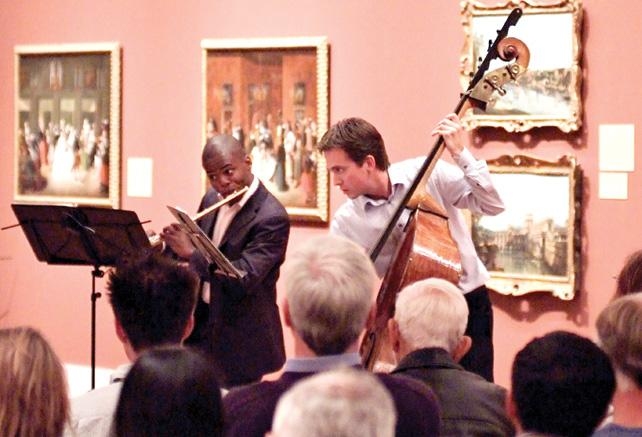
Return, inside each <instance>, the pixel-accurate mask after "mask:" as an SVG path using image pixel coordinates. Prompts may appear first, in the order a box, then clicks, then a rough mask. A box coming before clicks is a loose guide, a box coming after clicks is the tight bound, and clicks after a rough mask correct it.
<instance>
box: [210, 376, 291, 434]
mask: <svg viewBox="0 0 642 437" xmlns="http://www.w3.org/2000/svg"><path fill="white" fill-rule="evenodd" d="M287 388H288V386H287V385H285V384H284V383H283V382H282V381H280V380H277V381H261V382H257V383H255V384H251V385H247V386H243V387H238V388H233V389H231V390H230V391H229V392H228V393H227V394H226V395H225V396H224V397H223V411H224V414H225V435H226V436H228V437H236V436H239V437H240V436H253V435H261V436H262V435H265V433H266V432H268V431H269V430H270V426H271V424H272V416H273V415H274V410H275V409H276V404H277V402H278V401H279V398H280V397H281V395H282V394H283V393H284V392H285V391H286V390H287Z"/></svg>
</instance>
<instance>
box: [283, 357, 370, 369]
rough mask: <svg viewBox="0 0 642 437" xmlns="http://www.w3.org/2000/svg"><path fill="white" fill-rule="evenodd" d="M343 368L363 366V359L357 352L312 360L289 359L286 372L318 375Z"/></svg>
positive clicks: (313, 358)
mask: <svg viewBox="0 0 642 437" xmlns="http://www.w3.org/2000/svg"><path fill="white" fill-rule="evenodd" d="M342 366H361V357H360V356H359V354H358V353H357V352H351V353H347V354H339V355H324V356H320V357H312V358H289V359H288V360H287V361H286V362H285V366H284V367H283V370H284V371H285V372H306V373H308V372H309V373H318V372H324V371H326V370H330V369H335V368H337V367H342Z"/></svg>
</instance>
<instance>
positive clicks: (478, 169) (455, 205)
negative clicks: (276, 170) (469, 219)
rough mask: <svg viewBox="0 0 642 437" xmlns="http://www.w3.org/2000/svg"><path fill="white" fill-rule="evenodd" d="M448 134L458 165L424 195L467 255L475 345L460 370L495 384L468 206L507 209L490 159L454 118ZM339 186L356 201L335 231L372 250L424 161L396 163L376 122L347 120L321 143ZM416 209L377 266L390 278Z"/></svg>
mask: <svg viewBox="0 0 642 437" xmlns="http://www.w3.org/2000/svg"><path fill="white" fill-rule="evenodd" d="M432 135H433V136H437V137H438V136H441V137H442V138H443V140H444V144H445V148H446V149H448V152H449V153H450V155H451V157H452V160H453V162H454V163H455V164H456V165H453V164H451V163H448V162H446V161H443V160H441V159H439V160H438V161H437V162H436V164H435V166H434V169H433V171H432V172H431V173H430V175H429V178H428V180H427V183H426V186H425V190H426V192H427V193H428V194H429V195H430V196H431V197H432V198H433V200H435V201H436V202H437V203H438V204H439V205H440V206H441V207H442V208H443V209H444V211H445V212H446V213H447V216H448V228H449V230H450V235H451V236H452V239H453V241H454V243H455V245H456V246H457V250H458V252H459V255H460V258H461V268H462V272H461V276H460V278H459V283H458V284H457V285H458V286H459V288H460V290H461V291H462V293H463V294H464V297H465V298H466V302H467V303H468V307H469V312H470V314H469V318H468V325H467V327H466V335H468V336H470V337H471V338H472V340H473V341H472V348H471V350H470V352H469V353H468V354H467V355H466V357H464V359H463V360H462V361H461V363H460V364H461V365H462V366H463V367H464V368H466V369H467V370H469V371H472V372H475V373H477V374H479V375H481V376H483V377H484V378H486V379H487V380H488V381H493V343H492V334H493V312H492V305H491V302H490V298H489V296H488V290H487V288H486V286H485V283H486V281H487V280H488V279H489V277H490V276H489V274H488V271H487V270H486V268H485V267H484V265H483V263H482V262H481V260H480V259H479V257H478V256H477V253H476V251H475V247H474V244H473V241H472V239H471V236H470V233H469V231H468V226H467V224H466V222H465V220H464V218H463V215H462V213H461V209H469V210H470V211H471V212H474V213H480V214H485V215H496V214H499V213H500V212H502V211H503V210H504V204H503V202H502V200H501V198H500V196H499V194H498V193H497V190H496V189H495V187H494V186H493V183H492V181H491V178H490V172H489V170H488V167H487V165H486V163H485V161H481V160H477V159H475V157H474V156H473V155H472V154H471V152H470V151H469V150H468V147H467V145H468V142H469V135H468V133H467V132H466V131H465V129H464V128H463V126H462V125H461V123H460V120H459V117H458V116H457V115H456V114H454V113H452V114H449V115H447V116H446V117H444V118H443V119H442V120H441V121H440V122H439V123H438V124H437V125H436V127H435V128H434V129H433V131H432ZM318 147H319V150H320V151H322V152H323V154H324V156H325V159H326V162H327V167H328V170H329V171H330V173H331V175H332V180H333V184H334V185H336V186H338V187H339V188H340V189H341V191H343V193H344V194H345V195H346V196H347V197H348V198H349V199H348V200H347V201H346V202H345V203H344V204H343V205H341V206H340V207H339V209H338V210H337V211H336V213H335V214H334V217H333V218H332V222H331V228H330V231H331V232H332V233H334V234H338V235H343V236H345V237H347V238H349V239H351V240H353V241H355V242H357V243H358V244H360V245H361V246H363V247H364V248H365V249H366V250H368V251H370V250H372V248H373V247H374V246H375V244H376V243H377V241H378V237H379V236H380V235H381V233H382V231H383V230H384V229H385V228H386V226H387V224H388V221H389V219H390V218H391V217H393V215H394V213H395V209H396V207H397V206H398V205H399V203H400V202H401V201H402V199H403V197H404V196H405V195H406V193H407V191H408V190H409V189H410V186H411V184H412V182H413V180H414V179H415V177H416V176H417V173H418V171H419V170H420V168H421V166H422V164H423V162H424V160H425V157H419V158H414V159H408V160H405V161H401V162H397V163H394V164H390V162H389V160H388V156H387V153H386V148H385V145H384V141H383V138H382V137H381V134H380V133H379V132H378V131H377V129H376V128H375V127H374V126H373V125H372V124H370V123H369V122H367V121H365V120H363V119H360V118H347V119H344V120H341V121H339V122H337V123H336V124H334V125H333V126H332V127H331V128H330V129H329V130H328V131H327V132H326V134H325V135H324V136H323V137H322V138H321V141H320V142H319V145H318ZM409 216H410V212H409V211H408V210H406V211H404V213H402V215H401V217H400V218H399V221H398V222H397V225H396V226H395V228H394V229H393V230H392V232H391V233H390V234H389V237H388V239H387V241H386V243H385V245H384V246H383V248H382V250H381V252H380V254H379V256H378V257H377V258H376V261H375V267H376V269H377V273H378V274H379V276H384V274H385V273H386V271H387V270H388V268H389V267H390V265H391V263H394V262H398V261H399V260H394V259H393V258H394V252H395V250H396V248H397V245H398V243H399V240H400V239H401V238H402V234H403V229H404V227H405V224H406V222H407V221H408V219H409Z"/></svg>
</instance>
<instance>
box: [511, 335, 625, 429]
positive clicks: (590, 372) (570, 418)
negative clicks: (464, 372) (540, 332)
mask: <svg viewBox="0 0 642 437" xmlns="http://www.w3.org/2000/svg"><path fill="white" fill-rule="evenodd" d="M511 383H512V393H511V395H510V399H509V404H508V406H509V407H508V410H509V414H510V415H511V416H512V417H513V418H514V420H516V422H517V423H516V425H517V427H518V428H521V429H522V430H524V431H530V432H539V433H543V434H553V435H556V436H564V437H570V436H573V437H574V436H577V437H581V436H590V435H591V434H592V432H593V430H594V429H595V427H596V426H597V425H598V424H599V423H600V421H601V420H602V419H603V418H604V416H605V414H606V411H607V408H608V405H609V402H610V401H611V397H612V395H613V391H614V388H615V377H614V375H613V369H612V367H611V363H610V362H609V358H608V357H607V356H606V354H605V353H604V352H603V351H602V350H601V349H600V348H599V347H598V346H597V345H596V344H595V343H593V342H592V341H591V340H589V339H587V338H584V337H581V336H579V335H576V334H573V333H570V332H564V331H555V332H551V333H549V334H547V335H544V336H543V337H539V338H535V339H534V340H532V341H530V342H529V343H528V344H527V345H526V346H525V347H524V348H523V349H522V350H521V351H519V352H518V353H517V356H516V357H515V361H514V362H513V369H512V375H511Z"/></svg>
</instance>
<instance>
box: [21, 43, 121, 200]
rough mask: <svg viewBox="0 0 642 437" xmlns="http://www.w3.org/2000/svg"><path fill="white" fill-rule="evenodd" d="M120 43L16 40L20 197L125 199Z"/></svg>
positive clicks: (42, 198) (29, 198) (31, 198)
mask: <svg viewBox="0 0 642 437" xmlns="http://www.w3.org/2000/svg"><path fill="white" fill-rule="evenodd" d="M120 56H121V55H120V46H119V44H118V43H88V44H60V45H34V46H16V47H15V105H16V117H15V121H16V126H15V132H16V146H15V179H14V200H15V201H17V202H24V203H50V204H79V205H96V206H111V207H113V208H118V207H119V206H120V90H121V84H120V78H121V76H120V74H121V57H120Z"/></svg>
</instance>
